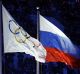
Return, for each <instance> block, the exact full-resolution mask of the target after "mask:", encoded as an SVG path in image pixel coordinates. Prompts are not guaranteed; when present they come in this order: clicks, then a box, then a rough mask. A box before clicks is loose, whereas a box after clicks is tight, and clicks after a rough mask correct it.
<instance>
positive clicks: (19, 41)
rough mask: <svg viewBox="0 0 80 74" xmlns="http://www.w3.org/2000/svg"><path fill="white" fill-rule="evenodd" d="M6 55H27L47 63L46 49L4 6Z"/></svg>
mask: <svg viewBox="0 0 80 74" xmlns="http://www.w3.org/2000/svg"><path fill="white" fill-rule="evenodd" d="M2 14H3V35H4V53H16V52H20V53H26V54H30V55H31V56H34V57H35V59H36V60H37V61H39V62H45V59H44V58H45V56H46V53H45V48H44V47H43V46H42V44H41V43H40V42H39V41H38V40H37V39H35V38H33V37H31V36H30V35H29V34H28V33H27V32H25V31H24V29H23V28H22V27H21V26H20V25H18V23H17V22H16V21H15V20H14V19H13V17H12V16H11V15H10V14H9V13H8V11H7V10H6V9H5V7H4V6H2Z"/></svg>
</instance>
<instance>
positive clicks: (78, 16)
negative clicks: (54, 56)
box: [3, 0, 80, 74]
mask: <svg viewBox="0 0 80 74" xmlns="http://www.w3.org/2000/svg"><path fill="white" fill-rule="evenodd" d="M3 5H4V6H5V8H6V9H7V10H8V11H9V13H10V14H11V15H12V16H13V18H14V19H15V20H16V21H17V22H18V23H19V25H20V26H22V27H23V28H24V29H25V30H26V31H27V32H28V33H29V34H30V35H31V36H33V37H35V38H36V37H37V17H36V16H37V10H36V7H37V6H39V7H40V14H41V15H42V16H44V17H45V18H47V19H48V20H49V21H50V22H52V23H53V22H54V20H55V21H57V22H58V23H59V25H56V26H57V27H58V28H60V29H61V30H62V31H63V32H64V33H65V34H66V35H67V36H68V37H69V38H70V39H71V40H72V42H73V43H74V44H75V45H77V46H79V47H80V1H79V0H3ZM15 60H16V61H15ZM41 65H42V66H41ZM41 65H40V66H41V67H42V68H40V69H41V72H42V73H41V74H69V73H70V74H79V72H80V70H74V69H69V68H68V67H67V66H66V65H65V64H63V63H57V64H56V63H46V64H41ZM3 66H4V67H3V68H4V69H3V70H4V71H5V72H4V74H35V72H36V70H35V69H36V61H35V60H34V57H31V56H29V55H26V54H24V53H23V54H20V53H15V54H5V55H4V58H3ZM28 66H29V67H28Z"/></svg>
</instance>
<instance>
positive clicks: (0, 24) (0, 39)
mask: <svg viewBox="0 0 80 74" xmlns="http://www.w3.org/2000/svg"><path fill="white" fill-rule="evenodd" d="M2 33H3V31H2V1H0V74H2V50H3V48H2V44H3V42H2V41H3V40H2V36H3V34H2Z"/></svg>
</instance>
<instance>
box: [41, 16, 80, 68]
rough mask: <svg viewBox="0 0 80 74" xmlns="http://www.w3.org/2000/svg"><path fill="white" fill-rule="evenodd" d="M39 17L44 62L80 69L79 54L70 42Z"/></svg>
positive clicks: (60, 32) (54, 27) (53, 26)
mask: <svg viewBox="0 0 80 74" xmlns="http://www.w3.org/2000/svg"><path fill="white" fill-rule="evenodd" d="M39 17H40V42H41V43H42V45H43V46H44V47H45V49H46V53H47V55H46V62H63V63H65V64H66V65H69V66H71V67H80V56H79V54H80V52H78V49H76V47H75V46H74V45H73V44H72V42H71V40H70V39H69V38H68V37H67V36H66V35H65V34H64V33H63V32H62V31H61V30H60V29H59V28H57V27H56V26H55V25H54V24H52V23H51V22H49V21H48V20H47V19H45V18H44V17H43V16H42V15H39Z"/></svg>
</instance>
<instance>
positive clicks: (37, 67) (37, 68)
mask: <svg viewBox="0 0 80 74" xmlns="http://www.w3.org/2000/svg"><path fill="white" fill-rule="evenodd" d="M36 9H37V39H38V40H39V25H40V22H39V7H37V8H36ZM39 72H40V71H39V62H38V61H37V66H36V74H39Z"/></svg>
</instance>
